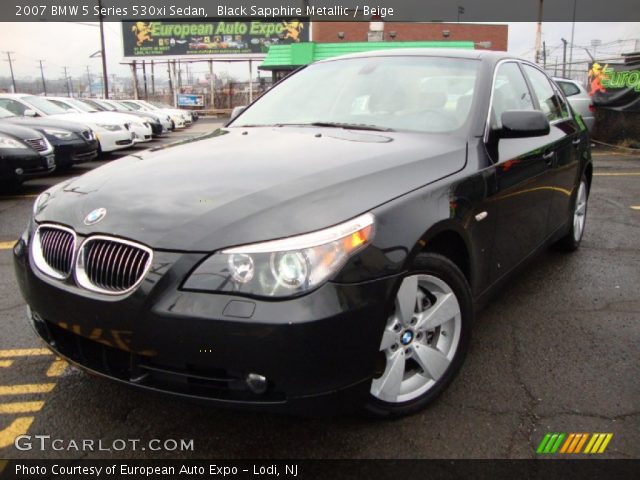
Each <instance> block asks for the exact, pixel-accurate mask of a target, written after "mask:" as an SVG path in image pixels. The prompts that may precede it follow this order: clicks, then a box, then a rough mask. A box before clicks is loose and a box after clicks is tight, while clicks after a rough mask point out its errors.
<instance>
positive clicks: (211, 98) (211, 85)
mask: <svg viewBox="0 0 640 480" xmlns="http://www.w3.org/2000/svg"><path fill="white" fill-rule="evenodd" d="M215 83H216V80H215V77H214V76H213V60H209V90H211V93H210V95H209V101H210V102H211V109H212V110H213V109H215V108H216V104H215V88H216V84H215Z"/></svg>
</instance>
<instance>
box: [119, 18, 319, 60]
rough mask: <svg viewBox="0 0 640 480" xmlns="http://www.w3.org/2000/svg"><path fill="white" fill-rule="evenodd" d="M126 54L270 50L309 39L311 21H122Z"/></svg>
mask: <svg viewBox="0 0 640 480" xmlns="http://www.w3.org/2000/svg"><path fill="white" fill-rule="evenodd" d="M122 36H123V39H122V44H123V46H124V56H125V57H148V56H180V55H233V54H245V55H246V54H256V53H267V51H268V50H269V47H270V46H271V45H279V44H288V43H296V42H306V41H308V39H309V28H308V24H307V22H298V21H274V22H263V21H247V22H237V21H218V22H161V21H159V22H132V21H125V22H122Z"/></svg>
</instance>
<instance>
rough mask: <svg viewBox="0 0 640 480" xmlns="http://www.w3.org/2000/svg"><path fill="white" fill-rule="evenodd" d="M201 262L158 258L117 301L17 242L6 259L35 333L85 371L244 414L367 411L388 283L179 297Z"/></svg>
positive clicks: (163, 255) (161, 255) (172, 255)
mask: <svg viewBox="0 0 640 480" xmlns="http://www.w3.org/2000/svg"><path fill="white" fill-rule="evenodd" d="M202 258H203V255H201V254H178V253H167V252H155V253H154V261H153V263H154V264H153V265H152V266H151V269H150V271H149V274H148V275H147V277H146V278H145V280H144V281H143V282H142V283H141V284H140V286H139V287H138V289H137V290H135V291H134V292H132V293H131V294H129V295H128V296H125V297H124V298H119V299H116V298H114V297H107V296H105V295H101V294H95V293H91V292H88V291H86V290H81V289H79V288H78V287H77V286H76V285H75V284H74V282H73V281H72V280H68V281H66V282H61V281H57V280H53V279H50V278H49V277H46V276H45V275H44V274H42V273H41V272H40V271H39V270H37V269H36V268H35V266H34V265H33V262H32V261H31V260H30V259H29V254H28V248H27V247H26V244H25V242H24V240H21V241H20V242H19V243H18V245H17V247H16V248H15V249H14V259H15V268H16V276H17V278H18V282H19V285H20V288H21V291H22V293H23V295H24V297H25V299H26V300H27V303H28V305H29V306H30V309H31V310H30V311H31V319H32V322H33V326H34V328H35V330H36V332H37V333H38V335H40V337H42V339H43V340H44V341H45V342H46V343H47V344H48V345H49V346H50V348H52V349H53V350H54V351H55V352H56V353H58V354H60V355H62V356H63V357H66V358H68V359H69V360H71V361H72V362H74V363H76V364H78V365H80V366H81V367H83V368H85V369H88V370H90V371H92V372H96V373H98V374H101V375H104V376H107V377H110V378H112V379H116V380H118V381H120V382H124V383H128V384H131V385H135V386H137V387H142V388H146V389H150V390H155V391H161V392H165V393H170V394H174V395H179V396H183V397H188V398H191V399H195V400H200V401H207V402H212V403H215V404H219V405H233V406H236V407H246V408H251V409H261V410H270V411H280V412H293V413H299V414H317V413H320V412H322V413H331V414H333V413H338V412H344V411H350V410H353V409H355V408H358V407H359V406H360V405H361V404H362V403H363V402H364V401H365V399H366V397H367V395H368V392H369V388H370V379H371V377H372V375H373V372H374V370H375V365H376V360H377V359H378V347H379V344H380V337H381V335H382V330H383V329H384V325H385V323H386V317H387V312H388V308H389V306H388V305H387V301H386V299H388V298H392V295H391V292H392V290H393V288H394V285H395V281H396V280H395V278H386V279H382V280H377V281H374V282H368V283H363V284H350V285H338V284H332V283H328V284H325V285H324V286H322V287H321V288H319V289H317V290H315V291H314V292H312V293H310V294H308V295H305V296H302V297H298V298H294V299H288V300H282V301H273V300H271V301H266V300H256V299H248V298H240V297H234V296H230V295H225V294H211V293H201V292H188V291H181V290H179V285H180V283H181V282H182V280H183V279H184V278H185V276H186V275H187V274H188V272H189V271H191V269H192V268H193V266H195V265H196V264H197V263H198V262H199V261H200V260H201V259H202ZM249 373H255V374H258V375H262V376H264V377H266V379H267V382H268V384H267V385H268V387H267V389H266V391H265V392H264V393H254V392H253V391H251V390H250V389H249V388H248V386H247V384H246V382H245V379H246V376H247V375H248V374H249Z"/></svg>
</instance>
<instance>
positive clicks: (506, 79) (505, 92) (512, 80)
mask: <svg viewBox="0 0 640 480" xmlns="http://www.w3.org/2000/svg"><path fill="white" fill-rule="evenodd" d="M492 97H493V103H492V106H491V108H492V111H491V128H492V129H499V128H502V120H501V117H502V114H503V113H504V112H506V111H507V110H534V106H533V100H532V99H531V93H530V92H529V88H528V87H527V82H526V81H525V79H524V77H523V76H522V72H521V71H520V68H519V67H518V64H517V63H515V62H507V63H503V64H502V65H500V66H499V67H498V70H497V72H496V79H495V83H494V85H493V95H492Z"/></svg>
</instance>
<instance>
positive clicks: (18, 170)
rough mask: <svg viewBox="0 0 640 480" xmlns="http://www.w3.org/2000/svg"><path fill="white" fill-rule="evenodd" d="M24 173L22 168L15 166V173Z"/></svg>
mask: <svg viewBox="0 0 640 480" xmlns="http://www.w3.org/2000/svg"><path fill="white" fill-rule="evenodd" d="M23 173H24V170H22V169H21V168H16V175H22V174H23Z"/></svg>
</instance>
